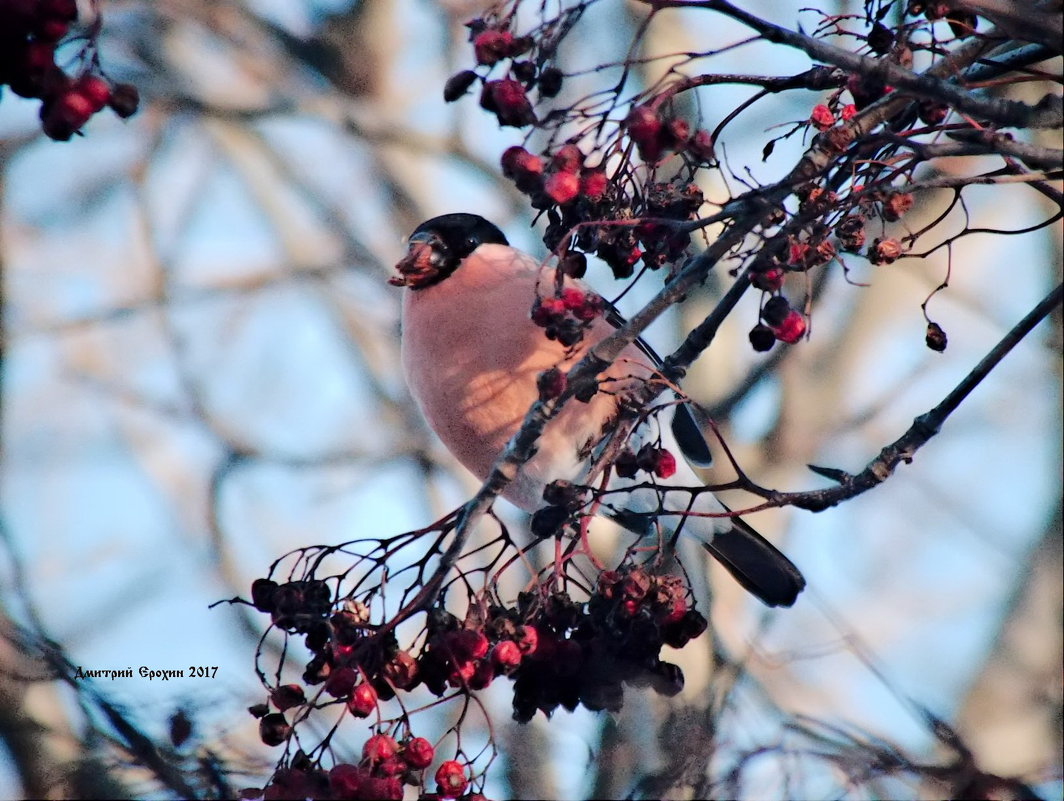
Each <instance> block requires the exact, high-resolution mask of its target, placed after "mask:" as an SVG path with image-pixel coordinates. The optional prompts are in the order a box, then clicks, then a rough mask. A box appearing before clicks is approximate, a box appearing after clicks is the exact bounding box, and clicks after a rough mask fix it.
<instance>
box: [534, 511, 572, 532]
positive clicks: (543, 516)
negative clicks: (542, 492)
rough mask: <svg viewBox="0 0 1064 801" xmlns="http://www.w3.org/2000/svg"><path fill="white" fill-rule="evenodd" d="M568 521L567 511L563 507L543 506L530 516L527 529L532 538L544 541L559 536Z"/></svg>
mask: <svg viewBox="0 0 1064 801" xmlns="http://www.w3.org/2000/svg"><path fill="white" fill-rule="evenodd" d="M568 520H569V510H568V509H566V508H565V507H564V506H544V507H543V508H542V509H538V510H537V511H536V512H534V513H533V514H532V520H531V522H530V523H529V525H528V528H529V531H531V532H532V536H533V537H538V538H540V539H546V538H547V537H554V536H560V535H561V534H562V532H563V529H564V527H565V524H566V522H567V521H568Z"/></svg>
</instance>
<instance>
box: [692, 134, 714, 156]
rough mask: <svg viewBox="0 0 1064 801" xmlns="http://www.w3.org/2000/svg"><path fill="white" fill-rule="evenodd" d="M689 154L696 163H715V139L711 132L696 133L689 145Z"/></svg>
mask: <svg viewBox="0 0 1064 801" xmlns="http://www.w3.org/2000/svg"><path fill="white" fill-rule="evenodd" d="M687 153H688V155H689V156H691V158H693V159H694V160H695V161H699V162H702V163H708V162H711V161H713V155H714V154H713V139H712V137H710V135H709V131H703V130H698V131H695V134H694V136H692V137H691V139H690V141H689V142H688V143H687Z"/></svg>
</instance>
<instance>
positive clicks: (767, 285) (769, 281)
mask: <svg viewBox="0 0 1064 801" xmlns="http://www.w3.org/2000/svg"><path fill="white" fill-rule="evenodd" d="M750 283H751V284H753V285H754V287H755V288H756V289H760V290H761V291H762V292H776V291H778V290H779V288H780V287H782V286H783V270H782V269H781V268H779V267H770V268H769V269H767V270H758V271H757V272H752V273H750Z"/></svg>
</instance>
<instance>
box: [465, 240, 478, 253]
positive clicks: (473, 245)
mask: <svg viewBox="0 0 1064 801" xmlns="http://www.w3.org/2000/svg"><path fill="white" fill-rule="evenodd" d="M465 244H466V250H468V251H469V252H470V253H472V252H473V251H474V250H476V249H477V247H478V246H479V245H480V239H478V238H477V237H475V236H467V237H466V241H465Z"/></svg>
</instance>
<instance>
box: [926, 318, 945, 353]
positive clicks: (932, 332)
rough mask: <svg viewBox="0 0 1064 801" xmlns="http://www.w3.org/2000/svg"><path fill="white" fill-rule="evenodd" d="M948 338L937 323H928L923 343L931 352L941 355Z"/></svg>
mask: <svg viewBox="0 0 1064 801" xmlns="http://www.w3.org/2000/svg"><path fill="white" fill-rule="evenodd" d="M948 341H949V340H948V338H947V337H946V332H945V331H943V330H942V326H940V325H939V324H938V323H928V324H927V333H926V334H925V335H924V342H925V343H926V344H927V347H929V348H931V350H933V351H935V352H937V353H942V351H944V350H945V349H946V345H947V344H948Z"/></svg>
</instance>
